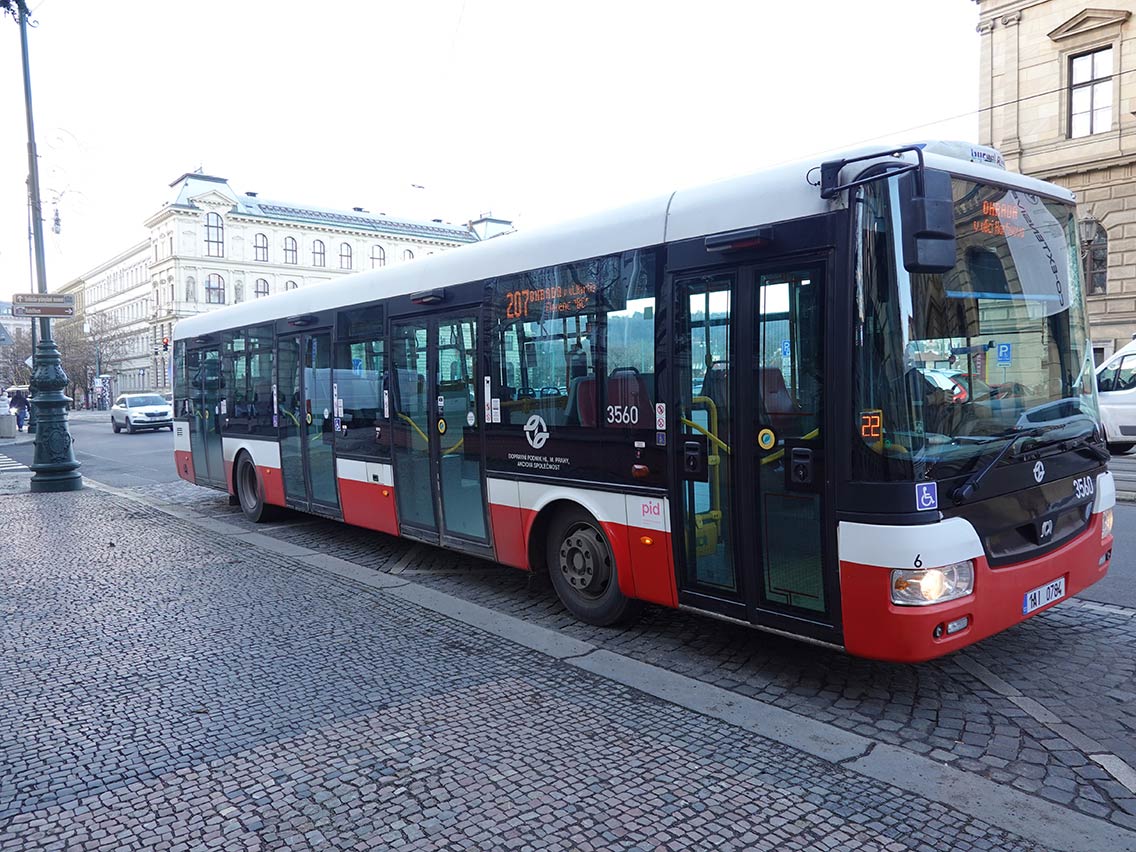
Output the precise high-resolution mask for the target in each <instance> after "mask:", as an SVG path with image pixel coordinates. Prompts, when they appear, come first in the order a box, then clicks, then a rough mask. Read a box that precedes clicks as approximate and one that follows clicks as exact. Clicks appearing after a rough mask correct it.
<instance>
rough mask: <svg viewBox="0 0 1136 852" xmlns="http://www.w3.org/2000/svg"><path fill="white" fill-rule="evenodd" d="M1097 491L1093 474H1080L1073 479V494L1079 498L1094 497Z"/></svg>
mask: <svg viewBox="0 0 1136 852" xmlns="http://www.w3.org/2000/svg"><path fill="white" fill-rule="evenodd" d="M1095 491H1096V487H1095V486H1094V485H1093V478H1092V477H1091V476H1078V477H1077V478H1076V479H1074V480H1073V496H1074V497H1076V498H1077V499H1078V500H1083V499H1084V498H1085V497H1092V496H1093V494H1094V493H1095Z"/></svg>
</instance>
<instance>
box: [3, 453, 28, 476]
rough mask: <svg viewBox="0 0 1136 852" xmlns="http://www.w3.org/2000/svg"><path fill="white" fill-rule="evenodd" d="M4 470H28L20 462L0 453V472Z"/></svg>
mask: <svg viewBox="0 0 1136 852" xmlns="http://www.w3.org/2000/svg"><path fill="white" fill-rule="evenodd" d="M6 470H13V471H14V470H29V468H28V466H27V465H26V464H23V463H22V462H18V461H16V460H15V459H10V458H8V457H7V456H4V455H0V472H3V471H6Z"/></svg>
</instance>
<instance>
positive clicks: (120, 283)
mask: <svg viewBox="0 0 1136 852" xmlns="http://www.w3.org/2000/svg"><path fill="white" fill-rule="evenodd" d="M170 187H171V189H172V190H173V195H172V198H171V200H170V201H169V202H168V203H167V204H165V205H164V206H163V207H162V208H161V209H160V210H158V211H157V212H156V213H154V214H153V215H152V216H150V217H149V218H148V219H147V220H146V221H145V226H146V228H147V229H148V230H149V237H148V238H147V239H146V240H144V241H142V242H140V243H137V244H136V245H134V246H131V247H130V248H128V249H127V250H126V251H124V252H122V253H121V254H119V255H116V256H115V257H112V258H110V259H108V260H106V261H105V262H103V263H100V264H99V265H98V266H96V267H94V268H92V269H91V270H90V271H89V272H87V273H85V274H83V275H81V276H79V277H78V278H76V279H73V280H72V281H69V282H67V283H66V284H65V285H64V286H63V287H61V288H59V290H58V292H62V293H72V294H73V295H74V296H75V299H76V308H77V310H76V314H77V316H76V319H75V320H74V322H76V323H79V322H82V323H84V324H85V328H86V329H87V330H88V333H89V336H91V338H92V339H93V340H95V343H96V346H97V348H98V349H99V350H100V352H101V353H102V356H103V357H102V358H101V359H100V365H99V368H100V370H101V372H102V373H103V374H104V375H106V376H107V377H108V378H107V380H106V382H107V384H108V385H109V390H110V393H111V394H118V393H122V392H125V391H131V390H143V389H145V390H155V391H168V390H171V384H170V363H171V355H172V353H171V352H169V351H168V350H167V349H166V347H165V346H164V345H163V341H164V340H166V339H168V338H169V337H170V336H171V335H172V333H173V328H174V324H175V323H176V322H177V321H178V320H179V319H181V318H183V317H187V316H193V315H194V314H198V313H201V312H203V311H208V310H214V309H216V308H220V307H223V306H225V305H232V304H236V303H237V302H243V301H246V300H249V299H258V298H263V297H266V296H270V295H272V294H273V293H279V292H283V291H285V290H291V289H294V288H299V287H309V286H313V285H317V284H319V283H321V282H324V281H329V280H331V279H332V278H335V277H338V276H340V275H346V274H349V273H351V272H359V271H363V270H370V269H377V268H379V267H382V266H386V265H388V264H393V263H406V262H409V261H412V260H414V259H416V258H420V257H423V256H426V255H430V254H434V253H435V252H440V251H446V250H447V249H451V248H456V247H458V246H462V245H466V244H468V243H473V242H477V241H478V240H481V239H487V238H489V237H492V236H496V235H497V234H499V233H504V232H505V231H508V230H509V229H510V228H511V223H510V222H508V221H506V220H501V219H494V218H489V217H483V218H481V219H478V220H477V221H474V222H470V223H468V224H466V225H451V224H448V223H444V222H442V221H441V220H433V221H430V222H420V221H413V220H410V219H405V218H401V217H397V216H388V215H386V214H385V213H370V212H368V211H366V210H364V209H363V208H361V207H356V208H353V209H352V210H330V209H325V208H317V207H313V206H310V205H301V204H294V203H288V202H281V201H268V200H265V199H263V198H260V197H259V195H258V194H257V193H255V192H248V193H237V192H235V191H234V190H233V189H232V188H231V187H230V186H229V182H228V181H227V180H226V179H224V178H220V177H215V176H212V175H206V174H201V173H196V172H195V173H188V174H184V175H182V176H181V177H179V178H178V179H177V180H175V181H174V182H173V183H171V184H170ZM92 378H93V374H92Z"/></svg>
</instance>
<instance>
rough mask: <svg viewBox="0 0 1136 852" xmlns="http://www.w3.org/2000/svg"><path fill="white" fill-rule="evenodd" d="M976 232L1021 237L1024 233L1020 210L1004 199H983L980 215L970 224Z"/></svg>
mask: <svg viewBox="0 0 1136 852" xmlns="http://www.w3.org/2000/svg"><path fill="white" fill-rule="evenodd" d="M971 229H972V230H973V231H974V232H975V233H977V234H993V235H994V236H996V237H1013V238H1016V239H1021V238H1022V237H1024V236H1025V235H1026V229H1025V223H1024V222H1023V221H1022V212H1021V210H1019V209H1018V207H1017V205H1015V204H1007V203H1006V202H1004V201H983V202H982V215H981V216H979V217H978V218H977V219H975V220H974V222H973V223H972V224H971Z"/></svg>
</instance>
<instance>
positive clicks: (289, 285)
mask: <svg viewBox="0 0 1136 852" xmlns="http://www.w3.org/2000/svg"><path fill="white" fill-rule="evenodd" d="M284 289H285V290H295V289H296V282H295V281H285V282H284Z"/></svg>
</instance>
